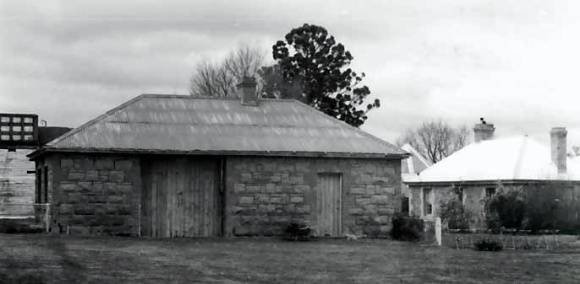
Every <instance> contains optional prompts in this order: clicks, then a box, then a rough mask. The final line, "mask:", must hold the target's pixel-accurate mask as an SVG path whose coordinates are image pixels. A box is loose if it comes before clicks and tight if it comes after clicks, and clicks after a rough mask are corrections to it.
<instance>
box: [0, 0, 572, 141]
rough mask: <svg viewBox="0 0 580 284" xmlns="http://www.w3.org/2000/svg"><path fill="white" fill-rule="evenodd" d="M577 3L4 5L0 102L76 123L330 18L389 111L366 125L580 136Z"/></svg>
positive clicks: (167, 89)
mask: <svg viewBox="0 0 580 284" xmlns="http://www.w3.org/2000/svg"><path fill="white" fill-rule="evenodd" d="M579 5H580V4H577V3H576V2H573V1H558V2H554V3H552V2H550V1H524V0H510V1H501V2H498V1H483V0H482V1H478V0H466V1H451V0H438V1H430V2H429V3H428V5H427V4H426V3H425V2H424V1H365V2H364V4H363V3H359V2H356V1H332V2H330V1H266V0H260V1H195V2H194V3H192V2H191V1H152V0H151V1H74V2H70V1H3V2H0V56H2V61H1V62H0V94H1V95H0V105H2V106H3V109H2V111H13V112H20V111H25V110H27V111H28V110H30V111H34V112H38V113H39V114H41V116H44V117H46V119H47V120H49V122H51V123H54V124H62V125H67V126H77V125H79V124H81V123H83V122H85V121H87V120H89V119H91V118H92V117H94V116H96V115H98V114H100V113H102V112H104V111H106V110H107V109H110V108H112V107H114V106H116V105H117V104H119V103H121V102H123V101H124V100H127V99H129V98H131V97H133V96H135V95H138V94H140V93H144V92H148V93H153V92H155V93H186V92H187V87H188V86H187V85H188V80H189V76H190V75H191V72H192V70H193V66H194V65H195V63H196V62H197V61H199V60H201V59H203V58H210V59H214V60H217V59H219V58H221V57H223V56H224V55H225V54H227V52H228V51H229V50H231V49H232V48H233V47H235V46H236V45H238V44H240V43H251V44H253V45H257V46H260V47H262V48H264V49H265V50H269V49H270V48H271V45H272V44H273V43H274V42H275V41H276V40H277V39H281V38H283V36H284V34H285V33H287V32H288V31H289V30H290V29H292V28H293V27H296V26H299V25H301V24H303V23H305V22H308V23H314V24H319V25H322V26H324V27H326V28H327V29H328V30H329V32H330V33H331V34H333V35H334V36H335V37H336V39H337V40H338V41H340V42H342V43H344V44H345V46H346V47H347V48H348V49H349V50H350V51H351V52H352V53H353V55H354V57H355V60H354V62H353V68H354V69H355V70H356V71H364V72H365V73H366V74H367V77H366V79H365V83H366V84H367V85H369V87H370V88H371V90H372V92H373V96H375V97H378V98H380V99H381V100H382V102H383V103H382V105H383V106H382V107H381V108H380V109H379V110H374V111H372V112H371V113H370V114H369V120H368V122H367V124H366V125H365V126H364V127H363V128H364V129H366V130H368V131H370V132H372V133H373V134H375V135H377V136H380V137H383V138H385V139H387V140H390V141H394V140H395V139H396V138H397V137H398V135H399V134H400V133H402V132H403V131H404V130H405V129H406V128H409V127H415V126H417V125H419V124H420V123H421V122H422V121H425V120H430V119H439V118H440V119H443V120H446V121H449V122H450V123H452V124H454V125H464V124H467V125H468V126H470V125H471V124H472V123H475V122H477V120H478V118H479V117H480V116H484V117H486V118H488V121H492V122H494V123H496V127H497V129H498V130H497V131H498V134H500V135H506V136H507V135H513V134H520V133H528V134H530V135H533V136H534V137H537V138H538V139H545V136H546V135H545V133H547V132H548V131H549V128H550V127H551V126H555V125H558V126H567V127H568V128H569V129H570V137H571V139H570V140H571V143H570V144H574V143H575V144H580V139H576V138H580V133H579V134H578V135H576V134H574V133H573V132H574V131H575V129H578V130H580V116H578V115H577V111H576V105H577V104H576V102H577V101H578V99H577V94H578V93H579V91H578V84H577V82H576V81H577V79H576V78H575V77H576V74H578V73H579V72H578V71H579V70H578V68H579V67H578V66H580V64H579V63H580V55H578V52H577V50H579V48H580V42H579V41H578V40H576V37H575V35H576V34H578V33H579V32H580V20H578V19H577V17H576V15H577V14H578V13H579V12H580V6H579Z"/></svg>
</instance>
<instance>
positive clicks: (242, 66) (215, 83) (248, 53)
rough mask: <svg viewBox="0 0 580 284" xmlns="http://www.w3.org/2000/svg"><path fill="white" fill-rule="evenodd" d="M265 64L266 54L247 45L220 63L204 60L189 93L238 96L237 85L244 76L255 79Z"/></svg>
mask: <svg viewBox="0 0 580 284" xmlns="http://www.w3.org/2000/svg"><path fill="white" fill-rule="evenodd" d="M263 63H264V52H263V51H262V50H261V49H259V48H254V47H250V46H247V45H242V46H240V47H238V48H237V49H235V50H233V51H231V52H230V53H229V54H228V55H227V56H226V58H224V59H223V60H221V61H219V62H218V63H213V62H211V61H209V60H207V59H206V60H202V61H200V62H199V63H198V64H197V65H196V67H195V70H194V74H193V76H192V77H191V79H190V88H189V93H190V95H193V96H212V97H231V96H236V95H237V91H236V85H237V84H238V83H239V82H241V80H242V78H244V76H248V77H255V76H256V74H257V73H258V70H259V69H260V68H261V67H262V65H263Z"/></svg>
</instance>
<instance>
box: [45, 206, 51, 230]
mask: <svg viewBox="0 0 580 284" xmlns="http://www.w3.org/2000/svg"><path fill="white" fill-rule="evenodd" d="M44 209H45V212H44V223H45V224H44V225H45V226H46V232H47V233H48V232H50V203H46V206H45V208H44Z"/></svg>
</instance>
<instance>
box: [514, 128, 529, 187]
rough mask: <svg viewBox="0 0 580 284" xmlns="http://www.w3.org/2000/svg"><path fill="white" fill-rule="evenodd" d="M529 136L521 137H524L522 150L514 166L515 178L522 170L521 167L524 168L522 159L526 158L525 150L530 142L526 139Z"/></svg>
mask: <svg viewBox="0 0 580 284" xmlns="http://www.w3.org/2000/svg"><path fill="white" fill-rule="evenodd" d="M526 138H527V137H526V136H524V137H521V139H522V144H521V147H520V150H519V151H518V155H517V157H516V165H515V166H514V172H513V178H514V179H516V178H517V177H518V176H519V174H520V172H521V168H522V160H523V159H524V152H525V151H526V148H527V147H526V146H527V144H528V139H526Z"/></svg>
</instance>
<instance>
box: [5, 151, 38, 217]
mask: <svg viewBox="0 0 580 284" xmlns="http://www.w3.org/2000/svg"><path fill="white" fill-rule="evenodd" d="M31 152H32V150H29V149H16V150H15V151H8V150H7V149H0V217H32V216H33V213H34V212H33V211H34V210H33V205H32V204H33V203H34V187H35V176H34V173H32V174H30V173H27V172H28V171H33V170H34V162H31V161H30V160H29V159H28V157H26V155H28V154H30V153H31Z"/></svg>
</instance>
